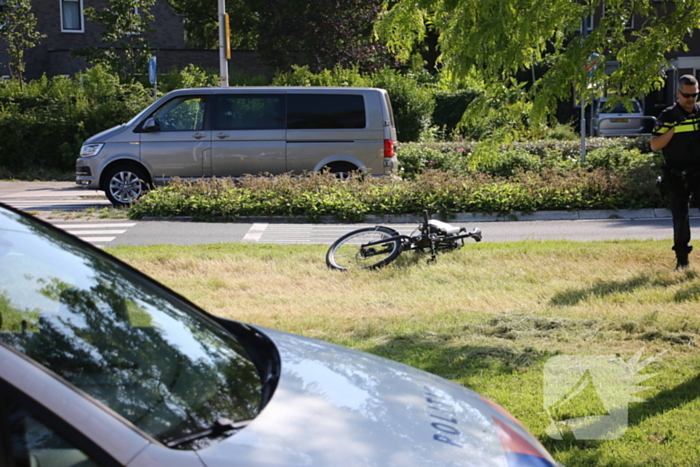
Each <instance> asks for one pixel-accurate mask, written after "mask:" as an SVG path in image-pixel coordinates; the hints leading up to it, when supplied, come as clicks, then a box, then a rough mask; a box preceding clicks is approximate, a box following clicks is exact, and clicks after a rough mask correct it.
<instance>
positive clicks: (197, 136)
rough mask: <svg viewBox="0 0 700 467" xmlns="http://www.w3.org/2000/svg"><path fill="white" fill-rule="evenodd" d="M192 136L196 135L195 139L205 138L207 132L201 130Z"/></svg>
mask: <svg viewBox="0 0 700 467" xmlns="http://www.w3.org/2000/svg"><path fill="white" fill-rule="evenodd" d="M192 136H194V138H195V139H202V138H204V136H205V134H204V133H202V132H201V131H198V132H197V133H195V134H194V135H192Z"/></svg>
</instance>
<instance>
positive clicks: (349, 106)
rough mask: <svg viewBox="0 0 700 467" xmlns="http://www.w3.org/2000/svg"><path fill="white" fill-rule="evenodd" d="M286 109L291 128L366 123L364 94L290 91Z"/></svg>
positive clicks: (351, 125) (338, 126) (355, 125)
mask: <svg viewBox="0 0 700 467" xmlns="http://www.w3.org/2000/svg"><path fill="white" fill-rule="evenodd" d="M287 109H288V110H287V128H289V129H290V130H312V129H330V128H364V127H365V125H366V123H365V119H366V117H365V101H364V98H363V97H362V96H357V95H349V94H290V95H288V96H287Z"/></svg>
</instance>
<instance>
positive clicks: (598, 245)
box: [108, 241, 700, 467]
mask: <svg viewBox="0 0 700 467" xmlns="http://www.w3.org/2000/svg"><path fill="white" fill-rule="evenodd" d="M108 251H109V252H110V253H112V254H114V255H115V256H117V257H120V258H122V259H124V260H126V261H127V262H129V263H130V264H132V265H133V266H135V267H137V268H138V269H140V270H142V271H144V272H145V273H147V274H149V275H151V276H152V277H154V278H155V279H157V280H159V281H161V282H163V283H164V284H166V285H168V286H170V287H171V288H172V289H174V290H176V291H178V292H180V293H181V294H183V295H185V296H186V297H188V298H189V299H191V300H193V301H194V302H195V303H197V304H199V305H200V306H202V307H203V308H204V309H206V310H208V311H210V312H212V313H214V314H216V315H220V316H224V317H227V318H233V319H237V320H240V321H244V322H249V323H253V324H259V325H262V326H268V327H272V328H277V329H281V330H284V331H289V332H294V333H298V334H303V335H306V336H309V337H315V338H319V339H324V340H328V341H332V342H335V343H339V344H342V345H346V346H349V347H353V348H356V349H360V350H364V351H367V352H371V353H374V354H377V355H381V356H384V357H387V358H390V359H393V360H397V361H400V362H403V363H406V364H409V365H412V366H415V367H418V368H421V369H423V370H426V371H429V372H431V373H435V374H437V375H440V376H442V377H444V378H448V379H450V380H452V381H455V382H457V383H459V384H462V385H464V386H466V387H469V388H472V389H474V390H476V391H478V392H480V393H482V394H484V395H486V396H488V397H490V398H491V399H493V400H495V401H496V402H498V403H499V404H501V405H502V406H503V407H505V408H506V409H507V410H509V411H510V412H511V413H513V415H515V416H516V417H517V418H518V419H519V420H520V421H522V422H523V424H524V425H525V426H527V427H528V428H529V429H530V431H531V432H532V433H533V434H535V435H536V436H537V437H538V438H539V439H540V440H541V441H542V442H543V444H544V445H545V446H546V447H547V448H548V449H549V450H550V451H551V452H552V453H553V455H554V456H555V458H556V459H557V460H558V461H560V462H562V463H564V464H565V465H566V466H567V467H572V466H593V465H604V466H624V467H629V466H652V465H653V466H693V465H700V444H699V443H698V440H699V439H700V354H699V353H698V350H697V342H698V341H697V339H698V337H699V334H700V307H699V305H700V275H698V273H697V269H695V267H693V266H692V261H693V260H694V259H695V260H696V262H698V264H700V258H693V257H692V255H691V267H690V268H689V269H687V270H685V271H681V272H675V271H673V266H674V264H675V260H674V258H673V252H672V251H671V250H670V244H669V242H668V241H618V242H513V243H492V244H489V243H488V242H483V243H479V244H469V245H467V246H466V247H465V248H464V249H462V250H459V251H456V252H452V253H447V254H444V255H441V256H440V257H439V258H438V261H437V263H436V264H431V265H428V264H426V262H425V258H424V257H421V256H419V255H414V254H413V253H404V254H403V255H402V256H401V257H400V258H399V260H398V261H397V262H396V263H395V264H393V265H391V266H389V267H387V268H384V269H380V270H377V271H350V272H347V273H342V272H336V271H330V270H328V269H327V268H326V266H325V263H324V254H325V251H326V247H325V246H323V245H311V246H309V245H294V246H280V245H254V244H218V245H199V246H192V247H188V246H148V247H119V248H114V249H109V250H108ZM699 256H700V255H699ZM698 267H700V266H698ZM567 359H569V360H567ZM601 359H602V360H601ZM567 361H576V362H591V361H603V362H612V363H611V364H614V365H617V366H614V368H616V369H619V371H617V370H615V371H616V372H613V373H611V374H607V376H605V375H604V376H605V377H604V376H601V374H599V373H595V371H590V372H587V373H585V375H587V377H589V378H593V380H592V381H593V383H594V384H593V385H585V384H582V385H579V387H582V388H583V389H582V391H581V392H580V393H577V394H573V395H572V397H570V398H569V399H567V398H565V397H561V398H559V397H558V396H557V397H554V399H552V397H553V395H557V394H559V393H558V392H556V391H554V392H553V389H552V388H553V386H552V384H551V383H553V382H561V378H560V377H559V376H552V375H553V374H555V373H551V370H552V369H556V368H557V365H558V364H561V362H567ZM567 368H568V367H567ZM606 368H611V367H610V365H608V366H607V367H606ZM569 374H572V372H571V371H569ZM574 382H575V381H574ZM564 386H566V384H565V385H564ZM611 388H612V389H611ZM620 388H622V389H620ZM615 390H619V391H622V393H621V395H620V393H619V391H618V393H615ZM610 394H613V395H612V396H610ZM562 395H563V394H562ZM574 396H575V397H574ZM628 396H630V397H628ZM632 396H634V397H632ZM611 397H612V399H611ZM621 398H622V399H621ZM642 399H643V400H644V401H643V402H642V401H641V400H642ZM610 400H615V401H620V400H624V401H629V403H628V404H622V406H623V410H622V412H621V414H622V415H624V417H623V418H617V419H616V420H623V421H624V424H623V426H625V427H626V430H625V431H624V432H618V433H617V435H615V436H611V437H613V438H614V439H593V440H591V439H577V438H576V436H575V432H574V431H572V430H571V429H570V426H569V427H567V426H565V425H562V424H559V425H557V426H558V427H559V429H560V430H559V433H560V434H561V436H559V438H561V439H554V438H553V437H551V436H550V434H553V433H555V432H556V430H554V431H552V428H553V425H551V424H552V422H553V421H554V422H562V421H565V420H571V419H573V418H577V417H593V416H596V415H610V414H611V413H612V412H610V411H609V410H608V409H609V408H610V404H609V401H610ZM547 401H549V402H547ZM605 401H608V403H607V407H606V402H605ZM551 402H561V403H560V404H558V405H557V404H555V405H552V404H551ZM619 406H620V404H618V407H619ZM545 407H546V408H547V410H545ZM624 408H628V410H627V411H625V410H624ZM615 414H616V416H617V415H619V413H618V412H615ZM625 417H626V418H625ZM597 433H600V431H598V432H597ZM579 438H581V436H579Z"/></svg>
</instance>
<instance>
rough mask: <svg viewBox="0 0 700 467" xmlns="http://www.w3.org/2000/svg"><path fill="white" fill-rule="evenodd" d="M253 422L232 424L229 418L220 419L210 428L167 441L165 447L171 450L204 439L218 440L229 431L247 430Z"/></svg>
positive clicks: (244, 421) (242, 421) (243, 421)
mask: <svg viewBox="0 0 700 467" xmlns="http://www.w3.org/2000/svg"><path fill="white" fill-rule="evenodd" d="M252 421H253V420H239V421H237V422H232V421H231V420H229V419H228V418H219V419H218V420H217V421H216V422H214V424H213V425H212V426H210V427H208V428H204V429H201V430H198V431H194V432H192V433H189V434H186V435H183V436H180V437H178V438H174V439H171V440H170V441H166V442H165V445H166V446H168V447H169V448H176V447H178V446H180V445H182V444H186V443H189V442H192V441H195V440H198V439H202V438H216V437H218V436H221V435H223V434H224V433H226V432H227V431H231V430H240V429H241V428H245V427H246V426H247V425H248V424H249V423H250V422H252Z"/></svg>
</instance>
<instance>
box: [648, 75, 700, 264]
mask: <svg viewBox="0 0 700 467" xmlns="http://www.w3.org/2000/svg"><path fill="white" fill-rule="evenodd" d="M699 92H700V89H699V88H698V80H697V79H695V77H694V76H692V75H683V76H681V77H680V79H679V80H678V89H677V90H676V99H677V102H676V103H675V104H673V105H672V106H671V107H668V108H667V109H665V110H664V111H663V112H661V115H659V118H658V119H657V121H656V126H655V127H654V131H653V132H652V137H651V149H652V151H658V150H659V149H663V155H664V165H663V167H662V169H661V170H662V185H663V186H664V187H665V189H666V192H667V194H668V198H669V203H670V208H671V214H672V215H673V250H674V251H675V253H676V260H677V262H676V269H683V268H686V267H688V264H689V263H688V254H689V253H690V251H691V250H692V249H693V247H692V246H690V244H689V242H690V221H689V219H688V211H689V208H690V199H691V196H692V197H693V199H694V200H695V201H696V202H700V104H698V103H697V100H698V93H699Z"/></svg>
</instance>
